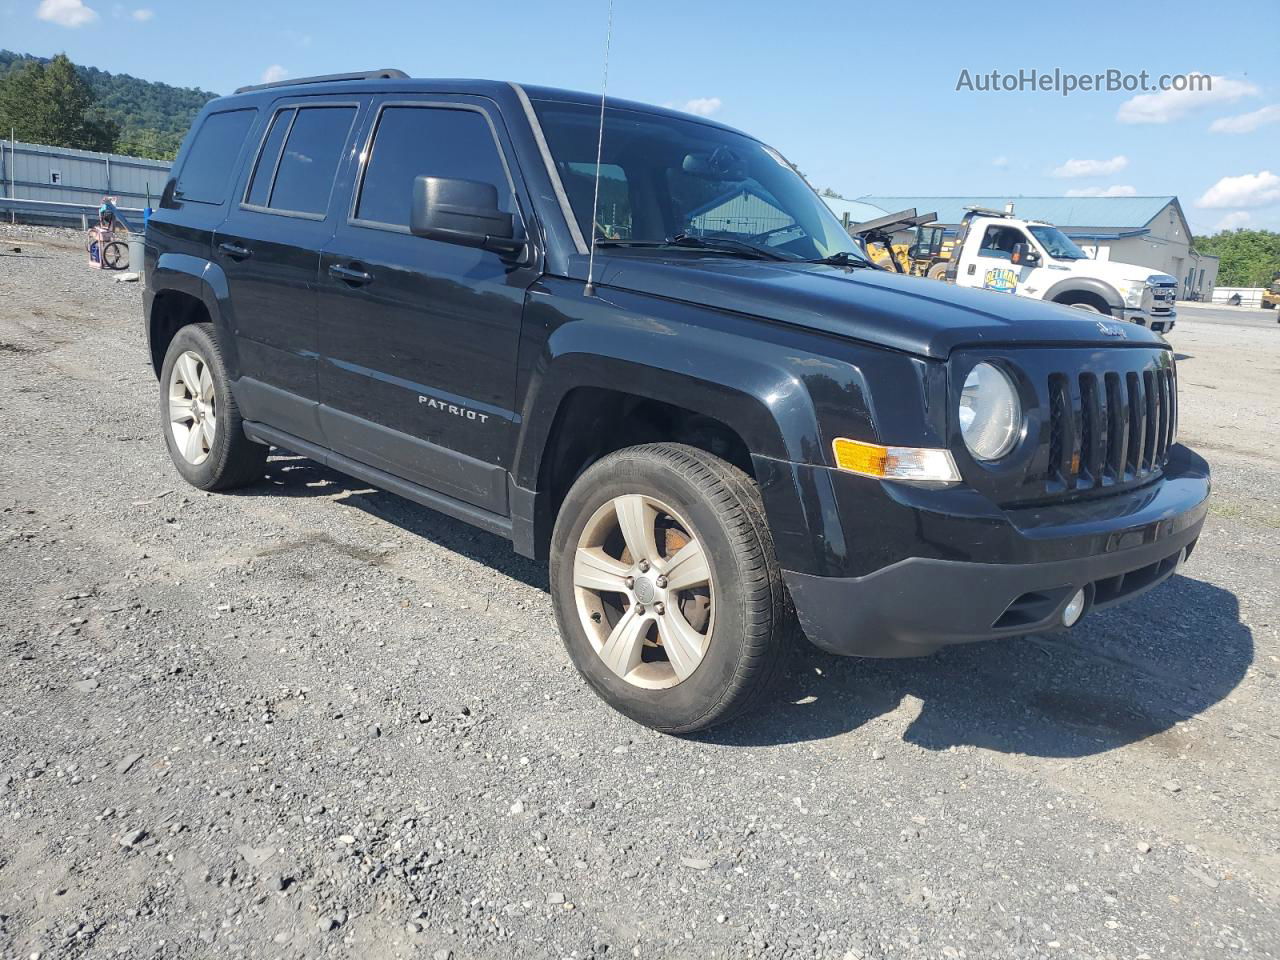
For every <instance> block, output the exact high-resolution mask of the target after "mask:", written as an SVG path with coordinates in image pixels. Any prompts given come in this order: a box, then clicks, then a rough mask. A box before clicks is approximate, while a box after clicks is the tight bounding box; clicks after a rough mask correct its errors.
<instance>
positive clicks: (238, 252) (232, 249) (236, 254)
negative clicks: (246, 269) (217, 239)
mask: <svg viewBox="0 0 1280 960" xmlns="http://www.w3.org/2000/svg"><path fill="white" fill-rule="evenodd" d="M218 249H219V250H221V251H222V252H223V253H225V254H226V255H227V256H228V257H230V258H231V259H232V260H247V259H248V258H249V257H252V256H253V251H252V250H250V249H249V248H248V247H242V246H240V244H238V243H220V244H218Z"/></svg>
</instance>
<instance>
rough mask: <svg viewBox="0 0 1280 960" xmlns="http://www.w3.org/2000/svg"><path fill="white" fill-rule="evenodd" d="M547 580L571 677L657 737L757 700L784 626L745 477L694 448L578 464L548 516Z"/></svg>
mask: <svg viewBox="0 0 1280 960" xmlns="http://www.w3.org/2000/svg"><path fill="white" fill-rule="evenodd" d="M550 576H551V591H552V601H553V603H554V606H555V611H556V617H557V620H558V621H559V624H560V630H561V634H562V636H563V637H564V641H565V646H566V647H567V649H568V651H569V656H570V657H571V658H572V660H573V662H574V665H575V666H576V667H577V668H578V670H579V672H580V673H581V674H582V675H583V677H584V678H585V679H586V680H587V682H588V683H589V684H590V685H591V686H592V688H593V689H594V690H595V691H596V693H597V694H599V695H600V697H601V698H602V699H604V701H605V702H606V703H608V704H609V705H610V706H612V707H614V708H615V709H616V710H618V711H620V712H621V713H624V714H626V715H627V716H628V717H631V718H632V719H633V720H636V721H638V722H640V723H643V724H645V725H646V726H650V727H653V728H655V729H658V730H663V731H666V732H668V733H690V732H692V731H695V730H701V729H704V728H706V727H710V726H713V725H715V724H717V723H721V722H723V721H725V720H728V719H730V718H731V717H733V716H735V715H736V714H738V713H740V712H742V711H743V710H746V709H749V708H750V707H751V706H752V705H753V704H755V703H757V702H759V700H760V698H762V697H763V696H764V695H765V693H766V692H767V690H768V689H769V687H770V685H771V684H772V682H773V680H774V679H775V678H776V676H777V674H778V673H779V672H780V670H781V667H782V665H783V662H784V657H785V653H786V650H787V648H788V647H789V645H790V641H791V637H792V632H793V630H794V627H793V623H794V618H793V615H792V613H791V611H790V608H789V605H788V603H787V600H786V594H785V590H784V588H783V585H782V578H781V574H780V572H779V570H778V566H777V561H776V560H775V558H774V554H773V542H772V539H771V538H770V535H769V528H768V525H767V523H766V520H765V517H764V510H763V506H762V504H761V502H760V497H759V492H758V490H757V489H756V486H755V484H754V483H753V482H752V480H751V479H750V478H749V477H748V476H747V475H746V474H744V473H743V472H742V471H741V470H739V469H737V468H736V467H734V466H732V465H731V464H729V463H727V462H725V461H724V460H721V459H720V458H719V457H716V456H713V455H712V454H709V453H706V452H704V451H702V450H698V449H696V448H694V447H687V446H682V445H677V444H666V443H658V444H647V445H645V446H639V447H630V448H628V449H626V450H621V451H619V452H617V453H614V454H611V455H610V456H608V457H605V458H604V459H602V460H600V461H599V462H598V463H596V464H594V465H593V466H592V467H591V468H590V469H588V470H587V471H586V472H585V473H584V474H583V475H582V476H581V477H580V478H579V479H578V481H577V483H575V484H574V485H573V488H572V489H571V490H570V491H569V494H568V496H566V497H565V501H564V504H563V506H562V507H561V509H560V514H559V516H558V518H557V520H556V527H555V531H554V534H553V536H552V545H551V570H550Z"/></svg>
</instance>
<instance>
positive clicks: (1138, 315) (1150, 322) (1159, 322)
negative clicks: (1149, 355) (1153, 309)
mask: <svg viewBox="0 0 1280 960" xmlns="http://www.w3.org/2000/svg"><path fill="white" fill-rule="evenodd" d="M1120 319H1121V320H1128V321H1129V322H1130V323H1136V324H1137V325H1138V326H1140V327H1150V328H1151V330H1152V331H1154V332H1155V333H1168V332H1169V331H1170V330H1172V329H1173V326H1174V324H1175V323H1176V322H1177V320H1178V311H1176V310H1170V311H1169V312H1168V313H1159V314H1157V313H1149V312H1147V311H1146V310H1144V309H1143V308H1141V307H1124V308H1122V309H1121V311H1120Z"/></svg>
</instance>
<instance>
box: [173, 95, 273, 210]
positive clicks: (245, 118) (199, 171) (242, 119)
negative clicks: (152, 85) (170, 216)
mask: <svg viewBox="0 0 1280 960" xmlns="http://www.w3.org/2000/svg"><path fill="white" fill-rule="evenodd" d="M257 112H258V111H257V110H225V111H223V112H222V113H211V114H209V116H207V117H205V118H204V123H202V124H201V125H200V130H199V132H197V133H196V138H195V140H194V141H192V143H191V149H190V150H188V151H187V159H186V160H185V161H184V162H183V164H182V171H181V172H180V173H179V174H178V183H177V186H176V188H175V191H174V196H175V197H177V199H179V200H190V201H193V202H195V203H222V202H223V201H224V200H225V199H226V198H227V189H228V183H229V181H230V180H231V177H232V175H233V174H234V173H235V165H236V157H238V156H239V155H240V148H241V147H243V146H244V138H245V136H247V135H248V133H249V126H250V125H251V124H252V123H253V118H254V116H255V115H256V114H257Z"/></svg>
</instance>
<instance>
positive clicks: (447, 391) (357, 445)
mask: <svg viewBox="0 0 1280 960" xmlns="http://www.w3.org/2000/svg"><path fill="white" fill-rule="evenodd" d="M509 155H510V154H509V152H508V148H507V144H506V138H505V133H504V132H503V131H502V128H501V126H500V119H499V117H498V116H497V114H496V111H493V110H491V108H490V106H489V105H488V102H487V101H485V100H483V99H480V98H465V97H463V98H456V99H454V98H447V99H442V98H440V97H431V96H423V97H420V98H411V97H397V98H395V99H388V100H386V101H384V102H382V103H380V104H378V105H377V116H376V118H375V121H374V123H373V124H372V130H371V133H370V135H369V138H368V140H367V141H366V146H365V149H364V154H363V155H362V156H363V163H362V166H361V169H360V171H359V174H358V176H357V177H356V182H355V185H354V189H353V191H352V196H351V197H350V206H349V209H348V211H347V215H346V216H344V218H343V221H342V222H341V223H340V224H339V226H338V228H337V232H336V233H335V235H334V237H333V239H332V240H331V241H330V242H329V243H328V244H327V245H326V246H325V248H324V250H323V252H322V255H321V259H320V286H319V291H320V294H319V299H318V312H319V331H320V354H321V359H320V366H319V377H320V391H321V396H322V398H323V406H322V407H321V411H320V416H321V422H322V424H323V427H324V431H325V434H326V436H327V437H328V441H329V445H330V446H331V447H332V448H333V449H334V450H335V451H337V452H338V453H340V454H343V455H344V456H347V457H350V458H352V459H354V460H357V461H359V462H361V463H364V464H367V465H369V466H372V467H376V468H377V469H380V470H383V471H386V472H388V473H391V474H393V475H395V476H397V477H400V478H403V479H405V480H409V481H411V482H413V483H416V484H419V485H421V486H425V487H430V488H432V489H434V490H436V491H438V492H441V493H444V494H447V495H448V496H451V497H453V498H455V499H457V500H461V501H464V502H466V503H469V504H473V505H475V506H480V507H483V508H485V509H487V510H491V511H493V512H495V513H500V514H505V513H506V512H507V473H506V470H507V468H508V467H509V466H510V461H511V456H512V453H513V448H514V444H515V435H516V422H517V416H516V413H515V410H514V407H515V384H516V361H517V356H518V350H519V344H520V321H521V314H522V310H523V305H524V298H525V291H526V289H527V288H528V287H529V285H530V284H532V283H533V281H534V280H535V279H536V278H537V270H536V269H534V268H533V266H532V265H529V264H517V263H512V262H511V260H510V259H509V258H504V257H503V256H502V255H499V254H497V253H492V252H490V251H486V250H478V249H475V248H471V247H463V246H459V245H457V244H451V243H443V242H440V241H436V240H427V239H424V238H421V237H415V236H413V235H412V234H411V233H410V232H409V211H410V206H411V201H412V196H413V182H414V178H415V177H418V176H440V177H455V178H462V179H467V180H478V181H483V182H486V183H492V184H494V185H495V186H496V187H497V188H498V195H499V198H500V199H499V203H500V206H501V207H502V209H503V210H505V211H508V212H511V213H514V214H515V215H516V224H517V226H516V229H517V233H518V235H519V234H520V232H521V231H523V230H524V229H525V227H524V223H523V222H522V218H521V209H522V206H523V209H526V210H527V209H529V206H528V203H527V201H522V200H521V199H520V198H519V194H518V193H517V191H516V189H515V186H514V184H513V180H512V177H511V175H510V173H509V168H508V161H507V157H508V156H509Z"/></svg>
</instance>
